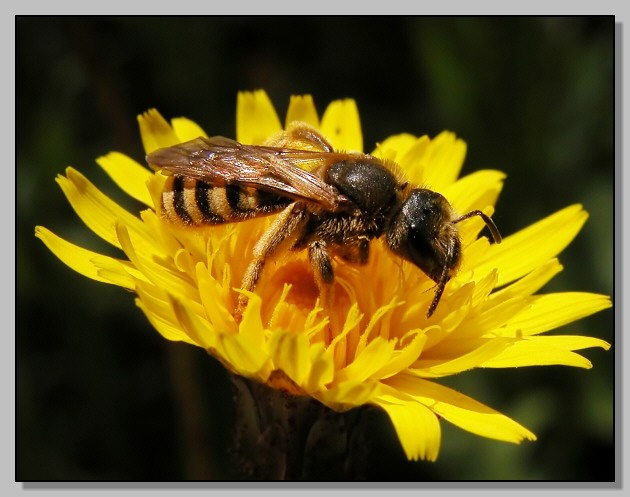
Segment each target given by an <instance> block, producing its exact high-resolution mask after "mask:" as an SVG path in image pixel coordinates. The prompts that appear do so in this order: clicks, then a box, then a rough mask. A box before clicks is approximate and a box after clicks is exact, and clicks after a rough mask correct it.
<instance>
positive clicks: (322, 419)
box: [232, 375, 369, 481]
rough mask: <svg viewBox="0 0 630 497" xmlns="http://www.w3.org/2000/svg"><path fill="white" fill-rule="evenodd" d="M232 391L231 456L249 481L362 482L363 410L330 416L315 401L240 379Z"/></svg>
mask: <svg viewBox="0 0 630 497" xmlns="http://www.w3.org/2000/svg"><path fill="white" fill-rule="evenodd" d="M232 380H233V384H234V386H235V401H236V426H235V434H234V452H235V454H234V455H235V457H236V463H237V466H238V469H239V471H240V472H241V473H242V474H243V476H244V477H245V478H248V479H254V480H346V481H347V480H361V479H365V477H366V475H365V469H366V463H367V454H368V450H367V447H366V437H365V436H364V435H365V430H364V429H363V427H364V425H365V424H366V422H365V420H366V419H367V417H366V416H365V411H366V409H369V407H368V406H363V407H360V408H355V409H351V410H349V411H345V412H341V413H339V412H335V411H333V410H332V409H329V408H328V407H326V406H324V405H323V404H321V403H320V402H318V401H317V400H315V399H313V398H311V397H308V396H300V395H292V394H289V393H287V392H285V391H282V390H278V389H276V388H271V387H269V386H267V385H263V384H262V383H258V382H256V381H253V380H249V379H246V378H243V377H240V376H235V375H233V376H232Z"/></svg>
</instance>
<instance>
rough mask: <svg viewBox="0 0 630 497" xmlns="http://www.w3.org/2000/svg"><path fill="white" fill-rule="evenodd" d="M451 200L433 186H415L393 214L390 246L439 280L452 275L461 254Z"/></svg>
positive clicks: (389, 235) (388, 240) (431, 276)
mask: <svg viewBox="0 0 630 497" xmlns="http://www.w3.org/2000/svg"><path fill="white" fill-rule="evenodd" d="M452 217H453V209H452V208H451V205H450V204H449V203H448V201H447V200H446V199H445V198H444V197H443V196H442V195H440V194H439V193H437V192H434V191H432V190H426V189H416V190H412V191H411V193H410V195H409V197H407V199H406V200H405V201H404V202H403V203H402V205H401V206H400V209H399V210H398V212H396V213H395V214H394V218H393V220H392V224H391V227H390V229H389V231H388V233H387V238H386V241H387V246H388V247H389V248H390V250H392V251H393V252H394V253H396V254H397V255H399V256H400V257H402V258H403V259H406V260H408V261H409V262H411V263H413V264H415V265H416V266H418V267H419V268H420V269H421V270H422V271H423V272H424V273H425V274H426V275H427V276H429V277H430V278H431V279H432V280H433V281H435V282H438V281H440V279H441V278H442V275H443V272H444V270H445V269H446V272H447V274H448V275H449V276H450V275H451V274H452V273H453V272H454V271H455V270H456V269H457V266H458V264H459V261H460V258H461V244H460V241H459V235H458V233H457V228H456V227H455V225H454V223H453V221H452Z"/></svg>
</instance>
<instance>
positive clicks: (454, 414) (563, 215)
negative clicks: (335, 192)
mask: <svg viewBox="0 0 630 497" xmlns="http://www.w3.org/2000/svg"><path fill="white" fill-rule="evenodd" d="M138 120H139V125H140V133H141V137H142V142H143V145H144V148H145V151H146V153H147V154H149V153H151V152H153V151H155V150H157V149H160V148H163V147H171V146H173V145H176V144H179V143H182V142H187V141H189V140H193V139H196V138H198V137H205V136H207V135H206V133H205V132H204V131H203V130H202V129H201V128H200V127H199V126H197V125H196V124H195V123H193V122H191V121H190V120H188V119H184V118H179V119H173V120H172V121H171V123H170V124H169V123H168V122H167V121H166V120H164V118H163V117H162V116H161V115H160V114H159V113H158V112H157V111H155V110H151V111H148V112H146V113H145V114H143V115H141V116H139V118H138ZM295 121H301V122H305V123H307V124H308V125H310V126H313V127H314V128H315V129H318V130H319V131H320V132H321V133H322V134H323V135H324V136H325V137H326V138H327V139H328V140H329V142H330V143H331V144H332V146H333V147H334V149H335V150H344V151H348V152H362V151H363V142H362V135H361V127H360V121H359V114H358V110H357V106H356V104H355V102H354V101H353V100H350V99H347V100H340V101H336V102H333V103H331V104H330V105H329V106H328V107H327V108H326V110H325V112H324V113H323V115H322V116H321V119H320V118H319V116H318V114H317V112H316V110H315V105H314V103H313V100H312V98H311V97H310V96H303V97H293V98H292V99H291V101H290V104H289V109H288V112H287V116H286V120H285V125H284V127H285V129H286V128H288V127H290V126H291V123H293V122H295ZM282 130H283V126H282V124H281V121H280V119H279V117H278V116H277V114H276V112H275V110H274V107H273V105H272V104H271V102H270V100H269V99H268V97H267V95H266V94H265V93H264V92H262V91H257V92H253V93H240V94H239V95H238V105H237V127H236V137H235V139H236V141H237V142H239V143H242V144H248V145H262V144H265V143H268V139H269V138H270V137H272V136H278V133H280V132H282ZM465 154H466V144H465V143H464V142H463V141H462V140H461V139H459V138H457V137H456V136H455V135H454V134H453V133H450V132H443V133H441V134H439V135H438V136H436V137H434V138H429V137H427V136H422V137H416V136H412V135H409V134H401V135H397V136H392V137H389V138H387V139H385V140H383V141H382V142H381V143H380V144H379V145H378V146H377V147H376V149H375V150H374V151H373V152H372V155H373V156H374V157H376V158H378V159H382V160H386V161H391V162H395V163H396V164H397V165H398V168H399V170H400V171H401V172H402V174H403V175H404V176H405V177H406V179H407V180H408V181H409V183H410V184H415V185H423V186H424V187H426V188H429V189H431V190H432V191H437V192H439V193H441V194H442V195H443V196H444V197H445V198H446V199H448V202H449V203H450V204H451V205H452V207H453V209H454V210H455V211H456V212H459V213H467V212H471V211H482V212H484V213H485V214H487V215H491V214H492V212H493V209H494V205H495V203H496V201H497V198H498V195H499V193H500V191H501V188H502V183H503V180H504V178H505V175H504V174H503V173H502V172H500V171H496V170H481V171H477V172H474V173H472V174H469V175H467V176H464V177H461V178H460V177H459V173H460V169H461V167H462V164H463V161H464V157H465ZM97 162H98V164H99V165H100V166H101V167H102V168H103V169H104V170H105V171H106V172H107V173H108V174H109V175H110V177H111V178H112V179H113V181H114V182H115V183H116V184H117V185H118V186H119V187H120V188H121V189H122V190H123V191H124V192H126V193H127V194H128V195H130V196H131V197H133V198H134V199H136V200H138V201H140V202H141V203H143V204H144V205H146V209H145V210H143V211H141V212H140V213H139V214H137V213H130V212H127V211H126V210H124V209H123V208H122V207H120V206H119V205H117V204H116V203H115V202H114V201H113V200H111V199H110V198H108V197H107V196H106V195H105V194H103V193H102V192H101V191H99V189H98V188H96V186H94V185H93V184H92V183H90V182H89V181H88V179H87V178H86V177H85V176H83V175H82V174H81V173H80V172H78V171H77V170H75V169H73V168H68V169H67V170H66V174H65V175H63V176H59V177H58V178H57V183H58V184H59V186H60V187H61V188H62V190H63V192H64V194H65V195H66V197H67V198H68V201H69V202H70V203H71V205H72V207H73V208H74V210H75V211H76V212H77V214H78V215H79V217H80V218H81V219H82V220H83V222H84V223H85V224H86V225H87V226H88V227H89V228H90V229H91V230H92V231H93V232H94V233H96V234H97V235H98V236H99V237H101V238H102V239H104V240H105V241H107V242H108V243H110V244H112V245H114V246H115V247H117V248H118V249H120V250H121V251H122V253H123V254H124V256H121V258H113V257H109V256H105V255H101V254H99V253H96V252H92V251H90V250H86V249H84V248H81V247H78V246H76V245H74V244H72V243H70V242H68V241H66V240H63V239H61V238H60V237H58V236H56V235H55V234H54V233H52V232H51V231H50V230H48V229H46V228H44V227H37V228H36V236H37V237H39V238H40V239H41V240H42V241H43V242H44V243H45V244H46V246H47V247H48V248H49V249H50V250H51V251H52V252H53V253H54V254H55V255H56V256H57V257H58V258H59V259H61V260H62V261H63V262H64V263H66V264H67V265H68V266H70V267H71V268H72V269H74V270H75V271H77V272H79V273H81V274H83V275H85V276H88V277H89V278H92V279H95V280H97V281H101V282H104V283H110V284H114V285H118V286H121V287H123V288H126V289H128V290H131V291H133V292H135V295H136V296H137V297H136V303H137V305H138V307H140V309H141V310H142V312H144V314H145V315H146V317H147V319H148V320H149V321H150V322H151V324H152V325H153V326H154V327H155V329H156V330H157V331H158V332H159V333H160V334H161V335H162V336H163V337H164V338H166V339H168V340H177V341H184V342H187V343H190V344H192V345H196V346H198V347H202V348H204V349H206V350H207V351H209V352H210V353H211V354H212V355H213V356H214V357H216V358H217V359H218V360H220V361H221V363H222V364H224V365H225V367H226V368H227V369H228V370H229V371H230V372H232V373H233V374H234V375H237V376H239V377H243V378H247V379H249V380H251V381H254V382H256V383H257V384H262V385H267V386H270V387H272V388H275V389H278V390H281V391H283V392H288V393H289V394H290V395H292V396H297V397H301V398H308V399H316V401H318V402H319V403H321V404H323V405H324V406H327V407H328V408H330V409H332V410H334V411H338V412H343V411H347V410H350V409H352V408H354V407H357V406H362V405H366V404H370V405H374V406H378V407H379V408H381V409H383V410H384V411H385V412H386V413H387V414H388V415H389V418H390V419H391V422H392V424H393V426H394V428H395V430H396V433H397V434H398V437H399V439H400V443H401V445H402V448H403V450H404V452H405V454H406V455H407V457H408V458H409V459H410V460H416V459H427V460H435V459H436V458H437V456H438V451H439V447H440V437H441V431H440V419H444V420H446V421H449V422H451V423H453V424H455V425H457V426H459V427H460V428H462V429H464V430H468V431H470V432H472V433H474V434H477V435H481V436H484V437H489V438H493V439H497V440H503V441H506V442H513V443H518V442H520V441H522V440H524V439H527V440H534V439H535V435H534V434H533V433H532V432H531V431H529V430H528V429H527V428H525V427H523V426H521V425H520V424H519V423H517V422H516V421H514V420H512V419H510V418H509V417H507V416H505V415H503V414H501V413H499V412H497V411H495V410H493V409H491V408H489V407H487V406H485V405H483V404H481V403H480V402H477V401H476V400H473V399H472V398H470V397H467V396H466V395H464V394H462V393H460V392H457V391H454V390H452V389H450V388H447V387H445V386H442V385H441V384H440V383H439V378H440V377H444V376H448V375H453V374H457V373H461V372H464V371H467V370H472V369H474V368H504V367H519V366H533V365H551V364H555V365H566V366H576V367H582V368H590V367H591V363H590V362H589V361H588V360H587V359H586V358H584V357H583V356H581V355H580V354H579V353H577V351H580V350H582V349H585V348H589V347H602V348H604V349H608V348H609V347H610V346H609V344H608V343H606V342H604V341H602V340H599V339H596V338H591V337H583V336H567V335H545V332H547V331H550V330H552V329H555V328H558V327H561V326H563V325H565V324H567V323H570V322H572V321H575V320H578V319H580V318H583V317H585V316H588V315H590V314H593V313H595V312H598V311H600V310H603V309H606V308H608V307H610V306H611V302H610V299H609V298H608V297H607V296H603V295H596V294H592V293H582V292H564V293H550V294H543V293H538V292H539V290H540V289H541V288H542V287H543V286H544V285H545V284H546V283H547V282H548V281H549V280H550V279H551V278H553V276H554V275H556V274H557V273H558V272H559V271H561V270H562V266H561V265H560V263H559V261H558V259H557V256H558V254H559V253H560V252H561V251H562V250H563V249H564V248H565V247H566V246H567V245H568V244H569V243H570V242H571V240H572V239H573V238H574V237H575V236H576V235H577V233H578V232H579V231H580V229H581V227H582V225H583V224H584V222H585V221H586V219H587V213H586V212H585V211H584V210H583V208H582V207H581V206H580V205H572V206H569V207H567V208H565V209H562V210H561V211H559V212H556V213H554V214H552V215H550V216H548V217H547V218H545V219H542V220H541V221H539V222H537V223H535V224H533V225H531V226H529V227H527V228H524V229H523V230H521V231H519V232H517V233H514V234H510V235H509V236H505V237H504V239H503V241H502V243H500V244H496V243H491V242H490V241H489V240H488V239H487V238H486V237H485V236H479V235H480V232H481V231H482V230H483V229H484V227H485V225H484V220H483V219H482V218H481V217H472V218H470V219H468V220H466V221H465V222H462V223H459V224H458V225H457V227H458V230H459V238H460V239H461V254H462V257H461V259H462V260H461V265H460V266H459V268H458V270H457V271H456V272H455V273H454V274H453V275H452V277H451V278H450V279H449V281H448V283H447V284H446V285H445V287H444V291H443V294H442V297H441V300H440V301H439V305H438V306H437V307H436V309H435V312H434V313H433V315H431V316H430V317H427V309H428V308H429V306H430V304H431V302H432V299H433V295H434V290H435V282H434V281H433V280H432V279H431V278H429V277H428V276H427V275H426V274H425V273H424V272H422V271H421V270H419V269H418V267H416V266H415V265H413V264H411V263H410V262H407V261H405V260H402V259H401V258H400V257H398V256H396V255H395V254H393V253H392V252H391V251H390V250H388V249H387V244H386V243H385V242H384V241H383V240H381V238H382V237H381V238H377V239H375V240H373V241H372V242H371V244H370V253H369V259H368V260H367V262H366V263H365V264H364V265H356V264H349V263H346V262H343V261H341V260H338V259H335V260H334V262H333V267H334V274H335V279H334V296H335V297H334V302H333V305H331V306H329V308H328V309H325V307H326V306H325V305H323V303H322V300H321V299H320V294H319V286H318V284H317V275H315V274H314V270H313V266H312V265H311V263H310V262H309V258H308V255H307V253H306V251H293V252H290V253H288V254H286V255H284V256H282V257H278V258H275V259H273V260H272V261H270V262H268V264H267V266H266V267H265V270H264V271H263V272H262V275H261V277H260V279H259V280H258V281H257V284H256V285H255V288H253V289H251V291H247V292H245V291H244V290H241V289H240V288H239V287H240V284H241V280H242V278H243V276H244V274H245V273H246V272H247V271H248V266H249V264H250V262H251V260H252V258H253V257H254V253H255V250H256V243H257V241H258V240H259V239H260V237H261V236H263V234H264V233H265V232H266V231H267V230H268V228H269V227H270V225H271V223H273V222H274V221H275V220H276V219H277V218H278V216H274V215H271V216H267V217H255V218H253V219H249V220H246V221H243V222H240V223H225V224H218V225H214V226H208V227H204V228H194V229H191V228H187V227H185V226H182V225H181V223H179V224H178V223H173V222H171V221H169V220H168V219H166V218H164V217H162V216H160V214H159V212H160V202H161V195H162V191H163V188H164V184H165V181H167V177H166V176H164V175H163V174H161V173H159V172H154V171H151V170H150V169H149V168H148V167H147V166H146V165H145V164H140V163H137V162H136V161H134V160H132V159H131V158H129V157H126V156H125V155H122V154H120V153H116V152H114V153H110V154H108V155H106V156H104V157H101V158H99V159H98V160H97ZM243 294H245V296H246V298H247V305H246V307H244V310H243V312H242V316H240V315H237V316H235V309H237V307H238V301H239V295H243Z"/></svg>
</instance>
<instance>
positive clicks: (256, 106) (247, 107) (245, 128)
mask: <svg viewBox="0 0 630 497" xmlns="http://www.w3.org/2000/svg"><path fill="white" fill-rule="evenodd" d="M281 130H282V125H281V124H280V119H278V114H276V110H275V109H274V107H273V104H272V103H271V100H269V97H268V96H267V94H266V93H265V92H264V91H263V90H257V91H254V92H248V91H241V92H239V93H238V97H237V101H236V140H237V141H239V142H241V143H247V144H248V145H261V144H262V143H264V142H265V140H266V139H267V138H269V137H270V136H272V135H273V134H275V133H277V132H279V131H281Z"/></svg>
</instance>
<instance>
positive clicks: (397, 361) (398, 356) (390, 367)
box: [372, 330, 427, 378]
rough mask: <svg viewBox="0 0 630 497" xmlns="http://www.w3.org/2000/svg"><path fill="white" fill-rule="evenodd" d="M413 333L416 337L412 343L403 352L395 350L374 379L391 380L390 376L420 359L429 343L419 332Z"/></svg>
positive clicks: (374, 375) (424, 335)
mask: <svg viewBox="0 0 630 497" xmlns="http://www.w3.org/2000/svg"><path fill="white" fill-rule="evenodd" d="M413 333H414V335H413V339H411V342H410V343H409V344H407V345H405V346H404V347H403V348H402V349H401V350H395V351H394V352H393V353H392V356H391V358H390V359H389V360H388V361H387V363H386V364H384V365H383V367H382V368H381V369H378V370H377V371H376V372H375V373H374V374H373V375H372V377H373V378H389V377H390V376H393V375H395V374H398V373H399V372H401V371H403V370H404V369H406V368H408V367H409V366H410V365H411V363H413V362H414V361H415V360H416V359H418V357H420V354H421V353H422V349H423V347H424V345H425V344H426V343H427V336H426V334H424V333H421V332H420V331H419V330H418V331H414V332H413ZM407 339H408V338H407Z"/></svg>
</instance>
